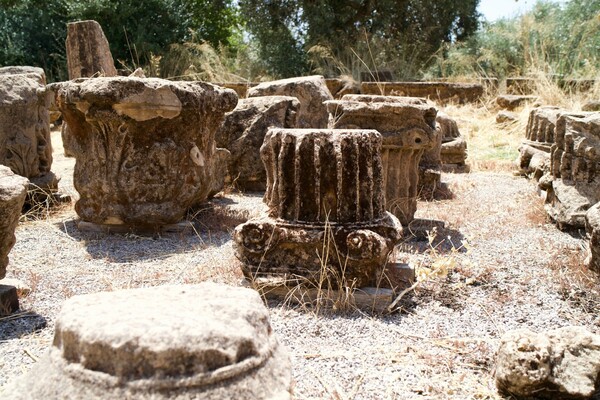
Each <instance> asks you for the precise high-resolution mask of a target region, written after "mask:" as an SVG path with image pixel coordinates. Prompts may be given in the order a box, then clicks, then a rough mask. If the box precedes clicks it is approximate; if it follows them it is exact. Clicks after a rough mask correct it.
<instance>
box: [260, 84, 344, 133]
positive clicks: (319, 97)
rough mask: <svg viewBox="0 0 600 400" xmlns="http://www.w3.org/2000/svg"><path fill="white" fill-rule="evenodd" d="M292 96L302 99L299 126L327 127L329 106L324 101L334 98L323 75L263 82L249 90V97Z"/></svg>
mask: <svg viewBox="0 0 600 400" xmlns="http://www.w3.org/2000/svg"><path fill="white" fill-rule="evenodd" d="M258 96H291V97H296V98H297V99H298V100H299V101H300V109H299V110H298V121H297V127H298V128H326V127H327V119H328V114H327V108H326V107H325V105H324V104H323V102H325V101H327V100H333V97H332V96H331V93H329V89H327V84H326V83H325V79H324V78H323V77H322V76H319V75H315V76H305V77H300V78H289V79H282V80H278V81H272V82H264V83H261V84H259V85H257V86H255V87H253V88H251V89H249V90H248V97H258Z"/></svg>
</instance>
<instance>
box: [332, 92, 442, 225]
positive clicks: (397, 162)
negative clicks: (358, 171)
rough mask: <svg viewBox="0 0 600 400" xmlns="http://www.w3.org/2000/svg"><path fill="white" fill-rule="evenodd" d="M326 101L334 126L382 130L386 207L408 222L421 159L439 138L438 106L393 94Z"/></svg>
mask: <svg viewBox="0 0 600 400" xmlns="http://www.w3.org/2000/svg"><path fill="white" fill-rule="evenodd" d="M346 98H347V99H346ZM326 104H327V109H328V110H329V125H330V127H332V128H339V129H346V128H361V129H376V130H377V131H379V132H380V133H381V135H382V137H383V141H382V152H381V158H382V162H383V187H384V193H385V201H386V208H387V210H388V211H390V212H391V213H392V214H394V215H395V216H396V217H398V219H399V220H400V222H401V223H402V225H405V226H406V225H408V224H409V223H410V222H411V221H412V220H413V219H414V215H415V212H416V211H417V196H418V194H419V162H420V160H421V156H422V155H423V153H424V152H425V151H426V150H430V149H432V148H433V147H434V144H435V141H436V135H437V132H436V129H435V126H436V122H435V118H436V114H437V110H436V108H435V107H433V106H431V105H429V104H426V103H425V102H423V101H422V100H421V99H415V98H410V97H408V98H403V97H395V98H394V97H392V96H388V97H386V96H344V99H343V100H332V101H328V102H326Z"/></svg>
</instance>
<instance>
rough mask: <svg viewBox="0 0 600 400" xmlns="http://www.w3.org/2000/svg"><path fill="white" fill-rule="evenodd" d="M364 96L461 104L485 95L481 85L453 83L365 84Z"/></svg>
mask: <svg viewBox="0 0 600 400" xmlns="http://www.w3.org/2000/svg"><path fill="white" fill-rule="evenodd" d="M360 92H361V93H362V94H374V95H385V96H389V95H392V96H409V97H426V98H429V99H431V100H434V101H440V102H447V101H455V102H457V103H460V104H464V103H471V102H475V101H478V100H479V99H480V98H481V96H482V95H483V85H482V84H480V83H453V82H363V83H362V84H361V85H360Z"/></svg>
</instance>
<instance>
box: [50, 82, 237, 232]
mask: <svg viewBox="0 0 600 400" xmlns="http://www.w3.org/2000/svg"><path fill="white" fill-rule="evenodd" d="M53 89H54V90H55V91H56V97H57V105H58V107H59V108H60V110H61V112H62V113H63V117H64V119H65V121H66V122H67V123H68V124H69V127H70V129H71V132H72V134H73V138H74V146H73V148H72V150H73V151H74V154H75V158H76V163H75V171H74V184H75V189H77V191H78V192H79V195H80V199H79V200H78V201H77V204H76V205H75V210H76V211H77V214H79V216H80V217H81V219H82V220H84V221H88V222H92V223H96V224H105V225H109V226H111V225H125V226H132V227H140V228H144V227H160V226H162V225H169V224H173V223H177V222H178V221H179V220H181V219H182V218H183V216H184V215H185V212H186V210H187V209H188V208H189V207H191V206H193V205H195V204H197V203H199V202H201V201H203V200H205V199H206V198H207V197H209V196H210V195H212V194H214V193H216V192H218V191H219V190H220V189H221V188H222V186H223V180H224V177H225V173H226V162H227V160H226V158H227V156H228V154H229V152H228V151H227V150H224V149H217V148H216V146H215V141H214V136H215V132H216V130H217V129H218V128H219V126H220V125H221V122H222V121H223V117H224V115H225V113H226V112H227V111H230V110H232V109H233V108H234V107H235V105H236V103H237V95H236V94H235V92H234V91H233V90H230V89H223V88H220V87H218V86H214V85H211V84H208V83H202V82H170V81H167V80H163V79H151V78H148V79H140V78H129V77H114V78H94V79H83V80H76V81H69V82H64V83H59V84H55V85H53Z"/></svg>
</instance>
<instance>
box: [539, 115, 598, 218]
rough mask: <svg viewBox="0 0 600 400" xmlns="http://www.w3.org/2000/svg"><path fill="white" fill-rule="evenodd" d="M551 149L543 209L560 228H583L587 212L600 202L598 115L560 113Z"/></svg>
mask: <svg viewBox="0 0 600 400" xmlns="http://www.w3.org/2000/svg"><path fill="white" fill-rule="evenodd" d="M550 151H551V157H550V171H549V174H551V176H552V185H550V186H549V187H548V191H547V196H546V205H545V208H546V211H547V212H548V215H550V217H551V218H552V219H553V220H554V221H556V223H557V225H558V226H559V227H560V228H566V227H569V226H570V227H575V228H583V227H585V213H586V211H587V210H588V209H589V208H590V207H591V206H592V205H594V204H596V203H598V202H599V201H600V182H599V180H598V176H597V175H598V168H597V167H596V166H597V164H598V163H599V162H600V114H599V113H578V114H560V115H559V117H558V119H557V121H556V128H555V143H554V144H552V146H551V150H550Z"/></svg>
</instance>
